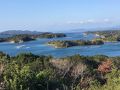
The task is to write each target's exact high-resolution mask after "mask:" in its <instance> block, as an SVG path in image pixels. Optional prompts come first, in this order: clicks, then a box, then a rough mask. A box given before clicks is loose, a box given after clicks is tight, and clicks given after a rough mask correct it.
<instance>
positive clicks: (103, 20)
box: [67, 18, 112, 24]
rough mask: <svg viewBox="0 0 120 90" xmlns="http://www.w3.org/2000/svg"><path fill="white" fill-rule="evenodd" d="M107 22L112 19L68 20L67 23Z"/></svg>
mask: <svg viewBox="0 0 120 90" xmlns="http://www.w3.org/2000/svg"><path fill="white" fill-rule="evenodd" d="M109 22H112V20H110V19H107V18H106V19H102V20H95V19H88V20H81V21H68V22H67V24H96V23H109Z"/></svg>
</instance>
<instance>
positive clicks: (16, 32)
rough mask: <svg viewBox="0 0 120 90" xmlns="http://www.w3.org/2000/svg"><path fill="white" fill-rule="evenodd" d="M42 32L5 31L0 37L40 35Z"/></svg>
mask: <svg viewBox="0 0 120 90" xmlns="http://www.w3.org/2000/svg"><path fill="white" fill-rule="evenodd" d="M41 33H43V32H38V31H29V30H7V31H3V32H0V34H2V35H18V34H41Z"/></svg>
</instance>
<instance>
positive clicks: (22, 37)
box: [0, 33, 66, 43]
mask: <svg viewBox="0 0 120 90" xmlns="http://www.w3.org/2000/svg"><path fill="white" fill-rule="evenodd" d="M59 37H66V35H65V34H63V33H42V34H33V35H30V34H19V35H13V36H11V37H7V38H0V42H11V43H23V42H28V41H33V40H36V39H37V38H59Z"/></svg>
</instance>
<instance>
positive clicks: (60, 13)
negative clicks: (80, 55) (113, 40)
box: [0, 0, 120, 31]
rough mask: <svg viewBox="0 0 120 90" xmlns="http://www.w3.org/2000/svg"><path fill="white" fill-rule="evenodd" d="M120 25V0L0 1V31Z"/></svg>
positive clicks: (51, 29) (61, 29)
mask: <svg viewBox="0 0 120 90" xmlns="http://www.w3.org/2000/svg"><path fill="white" fill-rule="evenodd" d="M114 26H120V0H0V31H5V30H37V31H69V30H74V29H81V30H82V29H89V28H106V27H114Z"/></svg>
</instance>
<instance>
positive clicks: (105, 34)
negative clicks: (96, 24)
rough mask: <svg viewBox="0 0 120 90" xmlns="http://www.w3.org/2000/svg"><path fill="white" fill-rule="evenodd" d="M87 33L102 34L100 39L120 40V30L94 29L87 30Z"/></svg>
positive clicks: (107, 40) (106, 40)
mask: <svg viewBox="0 0 120 90" xmlns="http://www.w3.org/2000/svg"><path fill="white" fill-rule="evenodd" d="M86 33H87V34H90V33H92V34H96V35H98V36H100V38H99V39H100V40H103V41H105V42H109V41H110V42H113V41H120V30H109V31H93V32H86Z"/></svg>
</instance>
